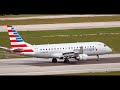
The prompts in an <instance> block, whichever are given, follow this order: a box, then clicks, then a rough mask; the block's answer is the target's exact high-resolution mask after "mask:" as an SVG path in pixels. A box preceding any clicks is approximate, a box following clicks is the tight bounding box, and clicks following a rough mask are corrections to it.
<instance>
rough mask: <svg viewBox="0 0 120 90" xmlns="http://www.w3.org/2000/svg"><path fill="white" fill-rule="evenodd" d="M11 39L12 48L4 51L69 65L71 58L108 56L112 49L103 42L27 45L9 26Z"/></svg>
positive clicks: (82, 58)
mask: <svg viewBox="0 0 120 90" xmlns="http://www.w3.org/2000/svg"><path fill="white" fill-rule="evenodd" d="M7 29H8V34H9V38H10V43H11V48H6V47H1V46H0V48H2V49H4V50H6V51H8V52H11V53H15V54H20V55H25V56H32V57H37V58H52V62H53V63H56V62H57V59H64V63H68V62H69V59H70V58H74V59H75V60H78V61H79V60H87V59H88V56H91V55H96V56H97V60H100V58H99V55H103V54H108V53H111V52H112V49H111V48H110V47H108V46H107V45H105V44H104V43H102V42H77V43H61V44H44V45H31V44H29V43H26V42H25V41H24V40H23V39H22V38H21V36H20V35H19V34H18V32H17V31H16V30H15V29H14V27H13V26H10V25H7Z"/></svg>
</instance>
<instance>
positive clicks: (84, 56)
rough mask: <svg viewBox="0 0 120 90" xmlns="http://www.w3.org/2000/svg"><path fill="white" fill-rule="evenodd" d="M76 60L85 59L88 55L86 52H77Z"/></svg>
mask: <svg viewBox="0 0 120 90" xmlns="http://www.w3.org/2000/svg"><path fill="white" fill-rule="evenodd" d="M76 59H77V60H87V59H88V55H87V54H79V55H78V57H76Z"/></svg>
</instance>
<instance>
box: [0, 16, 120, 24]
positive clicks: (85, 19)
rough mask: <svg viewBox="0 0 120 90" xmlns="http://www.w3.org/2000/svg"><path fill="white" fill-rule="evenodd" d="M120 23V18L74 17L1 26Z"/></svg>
mask: <svg viewBox="0 0 120 90" xmlns="http://www.w3.org/2000/svg"><path fill="white" fill-rule="evenodd" d="M106 21H120V16H99V17H72V18H57V19H56V18H55V19H29V20H5V21H2V20H0V25H8V24H9V25H28V24H54V23H78V22H106Z"/></svg>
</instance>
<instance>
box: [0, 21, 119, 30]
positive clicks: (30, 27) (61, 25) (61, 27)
mask: <svg viewBox="0 0 120 90" xmlns="http://www.w3.org/2000/svg"><path fill="white" fill-rule="evenodd" d="M13 26H14V28H15V29H16V30H17V31H40V30H66V29H84V28H109V27H120V21H111V22H82V23H59V24H32V25H13ZM0 32H7V27H6V26H0Z"/></svg>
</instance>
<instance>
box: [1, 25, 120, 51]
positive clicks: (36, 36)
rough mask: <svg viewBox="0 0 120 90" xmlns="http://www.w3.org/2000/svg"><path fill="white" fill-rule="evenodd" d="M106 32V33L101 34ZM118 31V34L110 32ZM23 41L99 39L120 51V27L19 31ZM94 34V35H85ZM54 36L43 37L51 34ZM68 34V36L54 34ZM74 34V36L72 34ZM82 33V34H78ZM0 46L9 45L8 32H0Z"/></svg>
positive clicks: (114, 49)
mask: <svg viewBox="0 0 120 90" xmlns="http://www.w3.org/2000/svg"><path fill="white" fill-rule="evenodd" d="M101 33H106V34H101ZM111 33H118V34H111ZM19 34H20V35H21V36H22V38H23V39H24V41H26V42H28V43H30V44H48V43H49V44H53V43H72V42H88V41H89V42H91V41H101V42H103V43H105V44H107V45H108V46H110V47H111V48H112V49H113V53H120V27H116V28H94V29H73V30H53V31H52V30H51V31H19ZM85 34H96V35H85ZM51 35H53V36H54V37H43V36H51ZM55 35H69V36H55ZM74 35H76V36H74ZM80 35H82V36H80ZM0 46H5V47H10V42H9V37H8V33H6V32H1V33H0Z"/></svg>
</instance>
